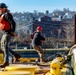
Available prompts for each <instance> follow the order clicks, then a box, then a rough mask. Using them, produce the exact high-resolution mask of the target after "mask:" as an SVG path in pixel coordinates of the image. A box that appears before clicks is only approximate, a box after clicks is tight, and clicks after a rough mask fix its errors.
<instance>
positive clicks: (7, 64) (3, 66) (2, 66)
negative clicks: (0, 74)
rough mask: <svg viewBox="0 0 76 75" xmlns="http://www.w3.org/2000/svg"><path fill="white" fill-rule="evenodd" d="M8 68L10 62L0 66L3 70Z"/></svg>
mask: <svg viewBox="0 0 76 75" xmlns="http://www.w3.org/2000/svg"><path fill="white" fill-rule="evenodd" d="M6 66H9V62H8V61H6V62H5V63H4V64H3V65H0V67H1V68H5V67H6Z"/></svg>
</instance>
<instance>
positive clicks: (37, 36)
mask: <svg viewBox="0 0 76 75" xmlns="http://www.w3.org/2000/svg"><path fill="white" fill-rule="evenodd" d="M41 31H42V27H41V26H38V27H37V28H36V31H35V32H34V33H33V34H32V36H31V37H32V43H31V44H32V47H33V48H34V49H35V50H36V51H37V52H38V54H39V57H40V62H44V61H45V59H44V55H43V50H42V47H41V44H42V41H44V40H45V38H44V37H43V36H42V34H41Z"/></svg>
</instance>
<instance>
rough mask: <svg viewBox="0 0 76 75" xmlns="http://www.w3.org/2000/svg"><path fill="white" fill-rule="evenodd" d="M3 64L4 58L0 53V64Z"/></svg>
mask: <svg viewBox="0 0 76 75" xmlns="http://www.w3.org/2000/svg"><path fill="white" fill-rule="evenodd" d="M3 62H4V56H3V53H0V64H3Z"/></svg>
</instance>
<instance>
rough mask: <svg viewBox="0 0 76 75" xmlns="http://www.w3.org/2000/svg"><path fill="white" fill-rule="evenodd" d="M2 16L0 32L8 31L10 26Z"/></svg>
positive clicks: (0, 18)
mask: <svg viewBox="0 0 76 75" xmlns="http://www.w3.org/2000/svg"><path fill="white" fill-rule="evenodd" d="M4 15H5V14H3V15H1V17H0V30H5V31H7V30H9V29H10V24H9V22H7V21H6V20H4Z"/></svg>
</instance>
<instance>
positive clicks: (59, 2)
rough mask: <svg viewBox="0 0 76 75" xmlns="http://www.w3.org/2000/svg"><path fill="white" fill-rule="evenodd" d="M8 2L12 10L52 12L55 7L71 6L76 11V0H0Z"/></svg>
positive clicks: (0, 1)
mask: <svg viewBox="0 0 76 75" xmlns="http://www.w3.org/2000/svg"><path fill="white" fill-rule="evenodd" d="M2 2H4V3H6V4H7V6H8V9H9V10H10V11H11V12H16V11H18V12H23V11H25V12H33V11H34V10H37V11H38V12H45V11H46V10H49V12H52V11H53V10H55V9H60V10H63V8H69V9H70V10H72V11H73V10H74V11H76V0H0V3H2Z"/></svg>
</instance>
